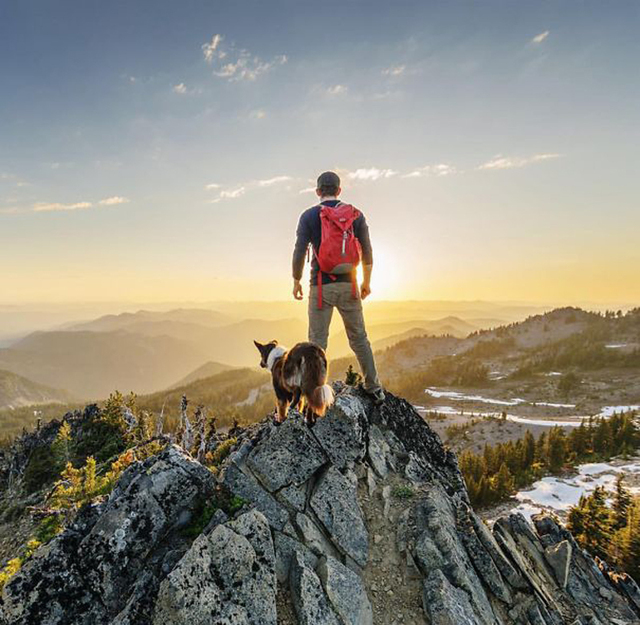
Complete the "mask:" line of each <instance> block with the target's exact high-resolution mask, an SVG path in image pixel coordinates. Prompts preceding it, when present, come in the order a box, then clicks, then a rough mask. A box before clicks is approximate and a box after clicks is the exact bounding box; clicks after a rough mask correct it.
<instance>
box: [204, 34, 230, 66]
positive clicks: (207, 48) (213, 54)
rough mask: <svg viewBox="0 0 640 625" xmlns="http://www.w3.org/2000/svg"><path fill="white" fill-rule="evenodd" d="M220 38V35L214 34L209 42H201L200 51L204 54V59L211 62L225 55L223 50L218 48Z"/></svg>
mask: <svg viewBox="0 0 640 625" xmlns="http://www.w3.org/2000/svg"><path fill="white" fill-rule="evenodd" d="M222 39H223V36H222V35H214V36H213V37H212V38H211V41H210V42H208V43H203V44H202V53H203V54H204V58H205V61H207V62H208V63H213V60H214V59H216V58H218V59H223V58H224V57H225V56H226V53H225V52H222V51H221V50H218V48H219V47H220V44H221V43H222Z"/></svg>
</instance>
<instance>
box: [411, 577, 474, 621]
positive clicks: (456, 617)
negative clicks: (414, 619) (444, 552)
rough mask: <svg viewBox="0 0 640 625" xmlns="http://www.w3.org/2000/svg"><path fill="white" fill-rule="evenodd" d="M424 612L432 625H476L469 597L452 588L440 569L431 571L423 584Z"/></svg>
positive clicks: (458, 589) (462, 591)
mask: <svg viewBox="0 0 640 625" xmlns="http://www.w3.org/2000/svg"><path fill="white" fill-rule="evenodd" d="M423 604H424V611H425V612H426V613H427V614H428V615H429V617H430V618H431V623H432V625H477V623H478V621H477V619H476V616H475V611H474V610H473V608H472V607H471V603H470V602H469V597H467V594H466V593H465V592H464V590H460V588H455V587H454V586H452V585H451V584H450V583H449V581H448V580H447V578H446V577H445V576H444V575H443V574H442V571H441V570H440V569H435V570H433V571H431V573H430V574H429V576H428V578H427V579H426V580H425V582H424V594H423Z"/></svg>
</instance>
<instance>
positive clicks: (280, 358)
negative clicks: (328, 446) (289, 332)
mask: <svg viewBox="0 0 640 625" xmlns="http://www.w3.org/2000/svg"><path fill="white" fill-rule="evenodd" d="M254 344H255V346H256V347H257V348H258V351H259V352H260V366H261V367H262V368H263V369H268V370H269V371H271V377H272V379H273V390H274V391H275V393H276V401H277V408H276V414H275V423H276V425H280V424H281V423H282V422H283V421H284V420H285V419H286V418H287V413H288V410H289V406H293V408H295V409H296V410H300V404H301V402H302V400H303V398H304V400H305V402H304V404H305V405H304V420H305V423H306V424H307V425H308V426H309V427H313V425H315V422H316V419H317V418H318V417H324V415H325V413H326V411H327V408H329V406H331V405H332V404H333V401H334V395H333V389H332V388H331V387H330V386H329V385H328V384H327V371H328V368H327V356H326V354H325V353H324V350H323V349H322V348H321V347H318V346H317V345H316V344H314V343H298V344H297V345H294V347H292V348H291V349H290V350H287V349H286V348H285V347H283V346H282V345H279V344H278V341H271V342H269V343H267V344H266V345H263V344H262V343H258V341H254Z"/></svg>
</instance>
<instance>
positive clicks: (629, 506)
mask: <svg viewBox="0 0 640 625" xmlns="http://www.w3.org/2000/svg"><path fill="white" fill-rule="evenodd" d="M623 481H624V476H623V475H618V476H617V478H616V484H615V489H614V491H613V497H612V501H611V505H610V506H609V505H608V503H607V500H608V499H609V497H610V494H609V493H608V492H607V491H606V490H605V488H604V487H603V486H598V487H596V489H595V490H594V491H593V493H591V494H590V495H586V496H585V495H583V496H582V497H580V501H579V503H578V505H577V506H574V507H573V508H571V510H570V511H569V514H568V517H567V529H568V530H569V531H570V532H571V533H572V534H573V536H574V538H575V539H576V540H577V541H578V543H579V544H580V546H582V547H584V548H585V549H587V550H588V551H589V552H590V553H591V554H592V555H594V556H598V557H599V558H602V559H604V560H606V562H607V563H608V564H612V565H614V566H616V567H618V568H620V569H622V570H624V571H626V572H627V573H629V575H631V576H632V577H633V578H634V579H635V580H636V581H640V496H635V497H634V496H632V495H631V493H630V492H629V490H628V489H627V488H625V486H624V483H623Z"/></svg>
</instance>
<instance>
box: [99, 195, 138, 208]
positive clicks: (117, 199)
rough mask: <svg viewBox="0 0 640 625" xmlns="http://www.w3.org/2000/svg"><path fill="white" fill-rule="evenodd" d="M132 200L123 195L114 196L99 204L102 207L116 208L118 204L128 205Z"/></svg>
mask: <svg viewBox="0 0 640 625" xmlns="http://www.w3.org/2000/svg"><path fill="white" fill-rule="evenodd" d="M130 201H131V200H130V199H129V198H127V197H122V196H121V195H113V196H111V197H106V198H104V200H100V201H99V202H98V204H101V205H102V206H115V205H116V204H128V203H129V202H130Z"/></svg>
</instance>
